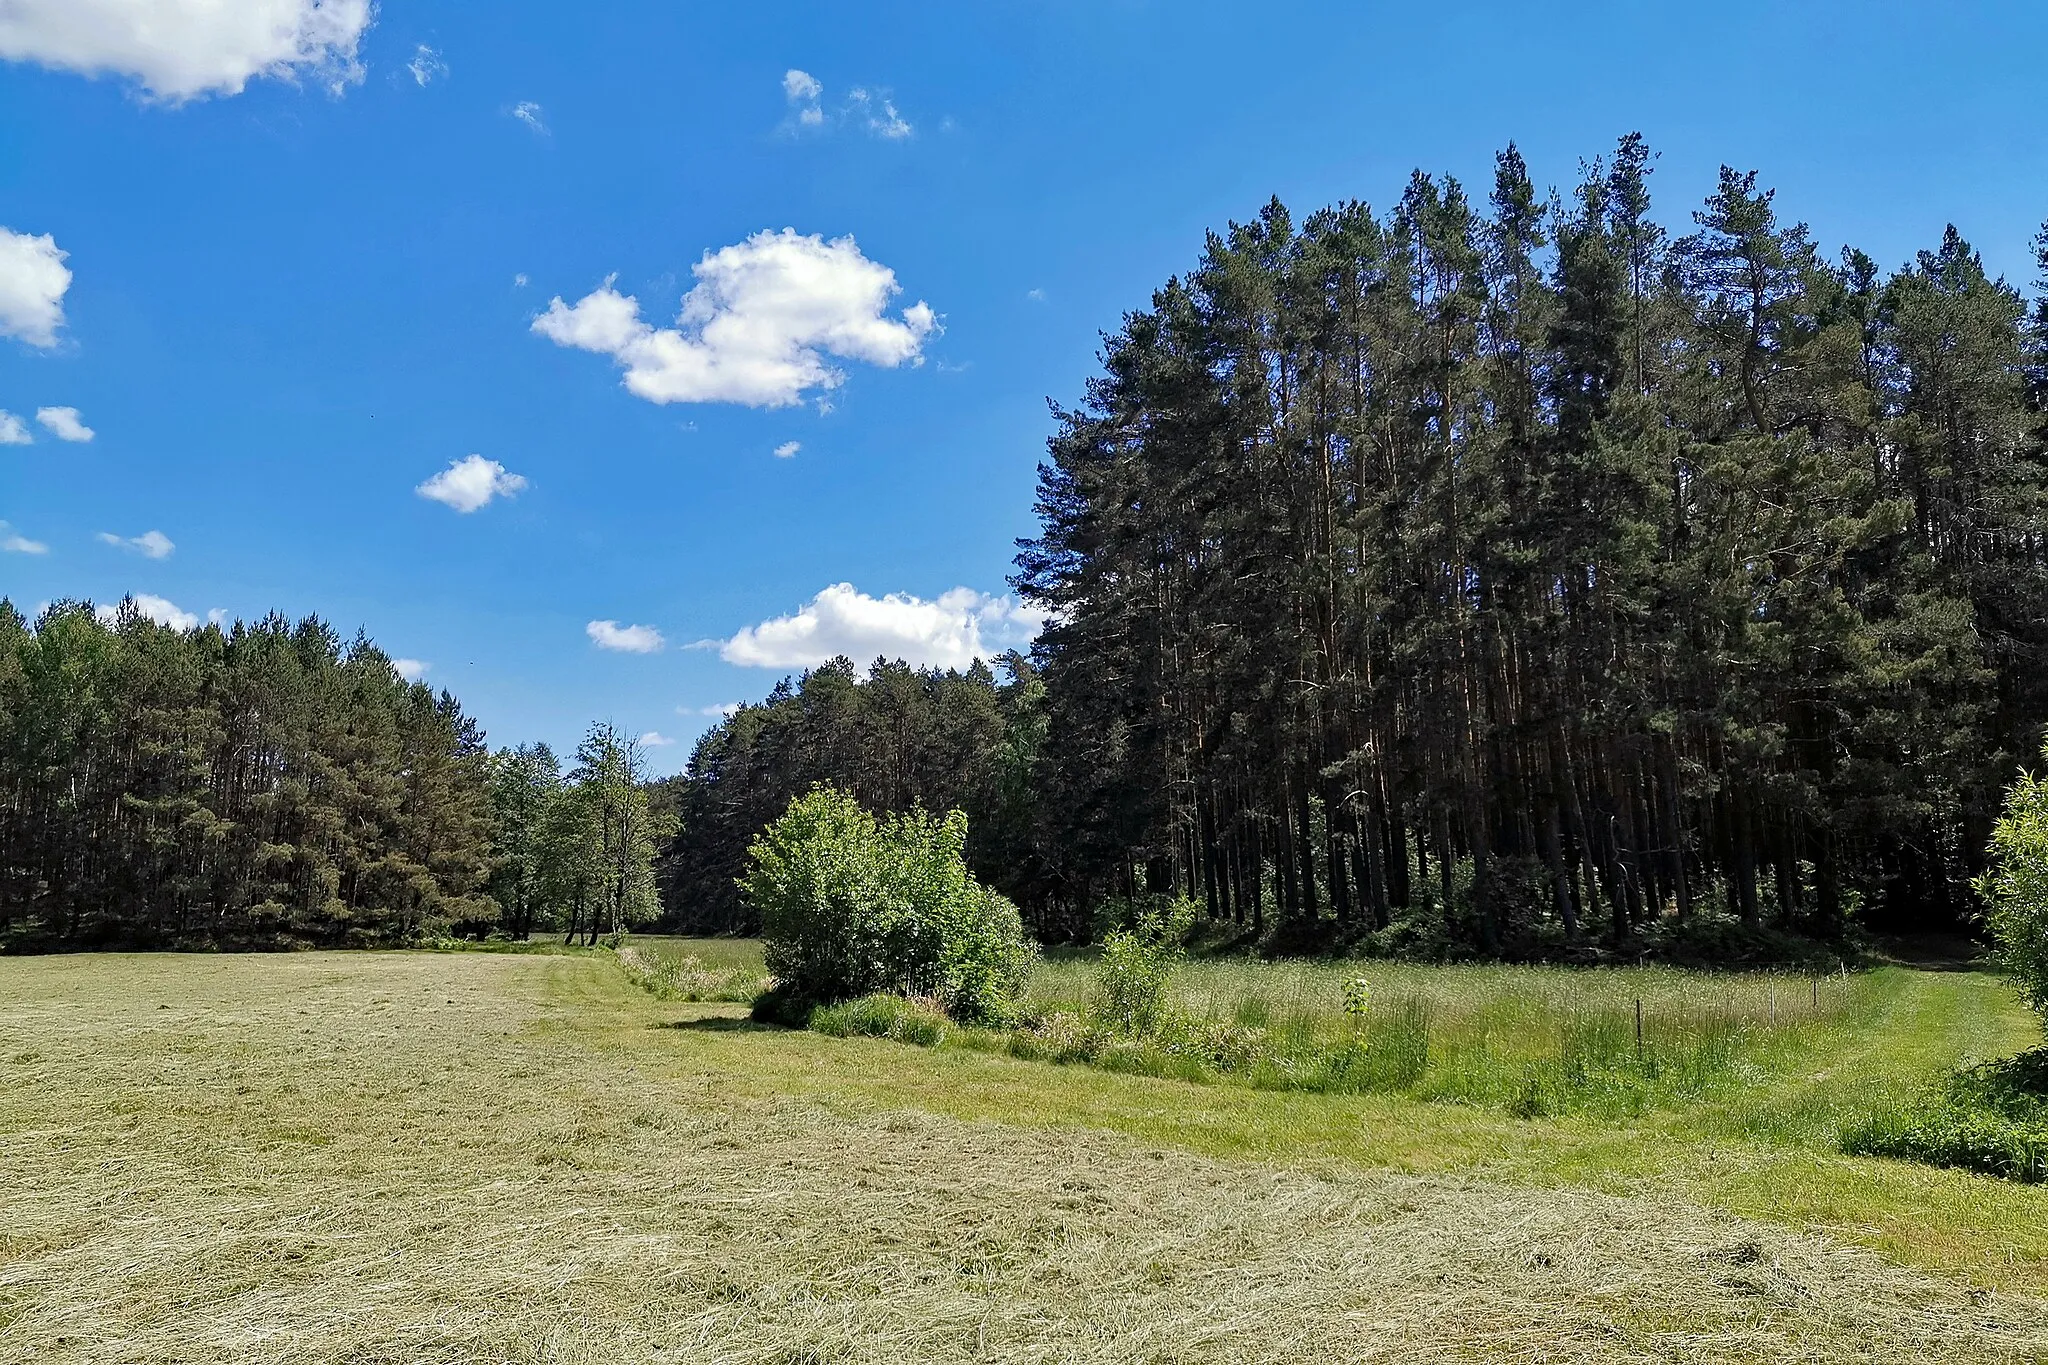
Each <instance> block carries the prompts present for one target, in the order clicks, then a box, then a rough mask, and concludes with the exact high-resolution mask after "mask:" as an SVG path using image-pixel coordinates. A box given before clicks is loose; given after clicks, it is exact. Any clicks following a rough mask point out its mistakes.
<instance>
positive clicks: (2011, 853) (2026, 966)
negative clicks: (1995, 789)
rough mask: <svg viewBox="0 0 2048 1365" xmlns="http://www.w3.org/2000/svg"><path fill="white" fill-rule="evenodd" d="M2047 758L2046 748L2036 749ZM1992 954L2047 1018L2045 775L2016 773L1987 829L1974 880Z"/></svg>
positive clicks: (2047, 829) (2047, 831)
mask: <svg viewBox="0 0 2048 1365" xmlns="http://www.w3.org/2000/svg"><path fill="white" fill-rule="evenodd" d="M2042 757H2043V758H2044V759H2048V749H2044V750H2043V751H2042ZM1977 892H1978V894H1979V895H1981V896H1983V897H1984V900H1985V902H1986V903H1987V904H1988V905H1989V906H1990V910H1991V934H1992V938H1993V939H1994V940H1995V941H1996V943H1997V945H1998V959H1999V963H2000V965H2002V966H2003V967H2004V968H2005V969H2006V971H2008V972H2010V973H2011V974H2012V978H2013V981H2014V982H2015V983H2016V984H2017V985H2018V986H2019V989H2020V994H2021V995H2023V996H2025V997H2026V1001H2027V1003H2028V1004H2029V1005H2031V1006H2033V1007H2034V1009H2035V1010H2036V1011H2037V1012H2038V1013H2039V1014H2040V1015H2041V1016H2042V1018H2043V1019H2048V778H2040V777H2035V776H2034V775H2033V774H2032V773H2021V774H2020V778H2019V781H2017V782H2015V783H2013V785H2012V790H2010V791H2008V792H2007V793H2006V794H2005V813H2004V815H2003V816H2002V818H2000V820H1999V822H1998V824H1997V826H1996V827H1995V828H1994V829H1993V830H1992V832H1991V869H1990V871H1988V872H1986V873H1985V874H1984V875H1983V876H1981V877H1979V878H1978V879H1977Z"/></svg>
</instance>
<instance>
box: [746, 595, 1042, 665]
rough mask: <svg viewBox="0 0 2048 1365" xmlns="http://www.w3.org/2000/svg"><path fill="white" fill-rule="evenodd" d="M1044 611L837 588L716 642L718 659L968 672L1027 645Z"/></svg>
mask: <svg viewBox="0 0 2048 1365" xmlns="http://www.w3.org/2000/svg"><path fill="white" fill-rule="evenodd" d="M1045 619H1046V617H1045V613H1044V612H1042V611H1040V610H1038V609H1037V608H1035V607H1028V606H1023V605H1021V604H1019V603H1017V602H1014V601H1012V600H1011V599H1010V598H1007V597H991V596H989V595H988V594H987V593H981V592H976V591H975V590H974V589H972V588H954V589H953V590H952V591H950V592H946V593H941V594H940V595H939V596H938V597H936V598H933V599H932V600H930V601H926V600H925V599H923V598H919V597H913V596H911V595H910V594H908V593H890V594H888V595H887V596H885V597H870V596H868V595H867V594H866V593H864V592H859V591H857V590H856V589H855V588H854V586H853V585H852V584H851V583H835V584H833V585H832V586H831V587H829V588H827V589H825V590H824V591H823V592H821V593H819V594H818V595H817V596H816V597H814V598H812V599H811V600H810V601H809V602H808V603H806V604H805V605H804V606H803V607H802V608H801V609H799V610H798V611H796V612H795V613H793V614H792V615H789V616H778V617H776V618H774V619H773V620H770V621H763V622H762V623H761V624H760V625H757V626H748V627H747V628H746V629H744V630H742V631H740V632H739V633H738V634H737V635H735V636H733V637H732V638H731V639H730V640H723V641H720V642H718V656H719V657H720V658H721V659H724V660H725V661H726V662H727V663H729V664H739V665H741V666H742V667H747V668H816V667H817V666H818V665H820V664H822V663H826V662H828V661H829V660H831V659H833V658H836V657H838V656H841V655H844V656H845V657H846V658H849V659H851V660H853V661H854V662H855V663H856V664H860V665H862V666H865V665H866V664H868V663H869V662H871V661H873V660H874V659H876V658H877V657H880V658H886V659H902V660H904V661H906V662H908V663H910V664H913V665H916V666H918V667H933V668H966V667H967V666H968V665H969V664H971V663H973V662H974V661H975V660H976V659H989V658H994V657H995V656H996V655H998V654H1001V653H1002V652H1003V651H1005V650H1008V649H1022V648H1025V647H1026V646H1028V645H1029V644H1030V643H1031V641H1032V639H1033V638H1034V637H1035V636H1036V635H1037V634H1038V632H1039V629H1040V628H1041V627H1042V626H1043V625H1044V624H1045Z"/></svg>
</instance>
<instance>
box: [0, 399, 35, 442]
mask: <svg viewBox="0 0 2048 1365" xmlns="http://www.w3.org/2000/svg"><path fill="white" fill-rule="evenodd" d="M35 439H36V438H35V437H33V436H31V435H29V431H28V423H26V422H24V421H22V420H21V419H20V418H19V417H16V416H15V415H14V414H13V413H11V412H9V411H7V410H6V409H5V408H0V446H25V445H30V444H32V443H33V442H34V441H35Z"/></svg>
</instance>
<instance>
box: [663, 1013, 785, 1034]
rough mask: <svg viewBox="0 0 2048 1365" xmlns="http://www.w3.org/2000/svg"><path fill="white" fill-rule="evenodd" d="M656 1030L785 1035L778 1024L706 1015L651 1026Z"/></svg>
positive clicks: (737, 1016)
mask: <svg viewBox="0 0 2048 1365" xmlns="http://www.w3.org/2000/svg"><path fill="white" fill-rule="evenodd" d="M650 1027H652V1028H658V1029H685V1030H688V1031H689V1032H692V1033H787V1032H789V1030H788V1029H786V1028H784V1027H783V1026H782V1025H780V1024H764V1023H761V1022H760V1021H759V1020H757V1019H749V1018H747V1017H746V1016H745V1015H730V1014H708V1015H705V1016H704V1017H703V1018H701V1019H677V1020H674V1021H672V1022H670V1023H666V1024H653V1025H650Z"/></svg>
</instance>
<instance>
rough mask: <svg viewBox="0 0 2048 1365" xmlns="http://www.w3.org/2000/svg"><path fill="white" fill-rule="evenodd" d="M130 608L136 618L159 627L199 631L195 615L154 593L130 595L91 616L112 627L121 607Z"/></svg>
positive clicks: (117, 618)
mask: <svg viewBox="0 0 2048 1365" xmlns="http://www.w3.org/2000/svg"><path fill="white" fill-rule="evenodd" d="M131 606H132V607H133V608H134V609H135V614H136V615H137V616H142V617H147V618H148V619H149V620H152V621H154V622H156V623H157V624H158V625H160V626H169V627H170V628H171V629H172V630H197V629H199V617H198V615H197V614H196V613H194V612H189V611H185V610H183V609H182V608H180V607H179V606H178V604H177V603H176V602H173V601H171V600H170V599H169V598H166V597H158V596H157V595H156V594H155V593H148V592H137V593H130V594H129V595H128V597H127V599H126V600H125V601H124V602H122V603H121V606H118V607H100V608H97V609H96V610H95V611H94V612H93V614H94V615H95V616H97V617H99V618H100V620H102V621H105V622H106V623H107V624H108V625H113V624H114V623H115V622H117V621H119V620H120V619H121V610H122V607H131Z"/></svg>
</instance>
